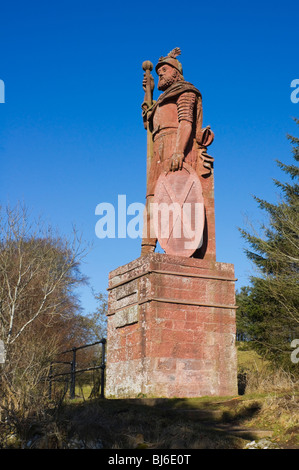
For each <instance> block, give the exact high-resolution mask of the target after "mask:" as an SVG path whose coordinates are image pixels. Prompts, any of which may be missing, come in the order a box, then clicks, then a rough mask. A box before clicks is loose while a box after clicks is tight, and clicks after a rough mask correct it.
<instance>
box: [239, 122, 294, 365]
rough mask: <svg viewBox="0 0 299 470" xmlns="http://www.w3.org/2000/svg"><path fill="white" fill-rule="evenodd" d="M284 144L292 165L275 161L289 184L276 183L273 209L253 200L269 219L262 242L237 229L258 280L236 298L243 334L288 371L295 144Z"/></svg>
mask: <svg viewBox="0 0 299 470" xmlns="http://www.w3.org/2000/svg"><path fill="white" fill-rule="evenodd" d="M295 121H296V123H297V124H299V120H298V119H295ZM288 139H289V140H290V141H291V143H292V146H293V157H294V160H295V163H294V164H292V165H286V164H284V163H282V162H281V161H279V160H276V162H277V164H278V166H279V167H280V168H281V170H282V171H284V172H285V173H286V174H287V175H288V177H289V180H290V182H287V183H282V182H280V181H277V180H274V183H275V185H276V187H277V188H278V189H279V190H280V192H281V199H280V201H279V202H278V203H277V204H272V203H269V202H267V201H265V200H263V199H260V198H258V197H255V198H254V199H255V200H256V201H257V203H258V205H259V207H260V209H262V210H264V211H266V213H267V214H268V216H269V222H268V224H267V225H263V226H262V227H261V228H262V232H263V236H260V235H257V234H254V233H250V232H248V231H246V230H243V229H240V232H241V234H242V236H243V237H244V239H245V240H246V241H247V243H248V244H249V246H250V249H247V250H245V251H246V254H247V257H248V258H249V259H250V260H251V261H253V263H254V264H255V265H256V267H257V268H258V270H259V273H260V275H259V276H253V277H251V286H250V288H248V289H247V290H246V289H245V290H244V289H243V291H242V292H241V293H240V294H239V295H238V300H239V302H240V312H239V313H238V321H239V323H240V324H241V325H242V328H243V330H244V329H245V330H246V331H245V333H246V334H247V335H248V336H249V337H250V339H251V340H252V341H253V344H254V346H255V347H256V348H257V349H258V350H259V351H260V352H262V353H263V354H264V355H266V357H268V358H269V359H272V360H273V361H275V362H278V363H280V364H284V365H285V366H291V360H290V352H291V350H290V343H291V340H292V339H294V338H299V264H298V261H299V198H298V196H299V185H298V176H299V167H298V161H299V139H298V138H296V137H292V136H288Z"/></svg>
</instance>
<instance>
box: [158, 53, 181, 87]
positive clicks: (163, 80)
mask: <svg viewBox="0 0 299 470" xmlns="http://www.w3.org/2000/svg"><path fill="white" fill-rule="evenodd" d="M180 53H181V50H180V49H179V48H178V47H176V48H175V49H173V50H172V51H171V52H169V54H168V55H167V56H166V57H160V59H159V62H158V64H157V65H156V72H157V74H158V76H159V82H158V90H162V91H164V90H166V89H167V88H168V87H169V86H170V85H172V84H173V83H175V82H178V81H179V80H184V77H183V67H182V64H181V63H180V62H179V61H178V60H177V59H176V57H177V56H178V55H180Z"/></svg>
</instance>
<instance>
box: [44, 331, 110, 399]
mask: <svg viewBox="0 0 299 470" xmlns="http://www.w3.org/2000/svg"><path fill="white" fill-rule="evenodd" d="M97 344H102V351H101V364H100V365H98V366H92V367H85V368H83V369H78V368H77V351H78V350H80V349H85V348H89V347H91V346H95V345H97ZM105 345H106V339H105V338H102V339H101V340H100V341H95V342H94V343H89V344H84V345H82V346H77V347H74V348H71V349H67V350H65V351H62V352H61V353H60V354H59V355H62V354H67V353H72V360H71V361H52V362H51V364H50V369H49V374H48V381H49V391H48V395H49V399H50V400H51V398H52V384H53V381H56V378H57V377H63V376H66V377H67V381H66V387H67V388H68V378H70V399H74V398H75V389H76V374H78V373H80V372H88V371H92V370H97V369H101V384H100V397H101V398H105V368H106V361H105ZM56 364H68V365H69V366H70V370H69V371H67V372H60V373H57V374H53V367H54V366H55V365H56Z"/></svg>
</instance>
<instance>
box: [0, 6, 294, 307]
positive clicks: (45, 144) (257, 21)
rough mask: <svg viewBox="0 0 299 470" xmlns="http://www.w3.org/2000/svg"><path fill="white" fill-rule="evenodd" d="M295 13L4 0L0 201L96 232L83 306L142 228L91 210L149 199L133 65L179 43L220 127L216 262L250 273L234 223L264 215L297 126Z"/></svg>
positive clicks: (132, 250)
mask: <svg viewBox="0 0 299 470" xmlns="http://www.w3.org/2000/svg"><path fill="white" fill-rule="evenodd" d="M298 13H299V7H298V3H297V2H295V1H292V2H291V1H288V0H287V1H284V2H276V1H271V2H270V1H259V2H258V1H256V0H253V1H250V2H240V1H229V0H228V1H226V2H220V1H214V2H209V3H208V2H200V1H198V2H185V3H183V4H182V2H179V1H173V2H171V3H169V2H167V3H165V2H155V1H151V2H150V7H148V5H147V3H146V2H130V1H128V2H119V1H114V2H113V3H112V2H111V3H109V2H99V1H94V0H86V1H84V2H81V1H76V0H73V1H66V0H60V1H59V2H58V1H57V0H52V1H51V2H49V1H43V2H41V1H30V0H29V1H27V2H21V1H13V0H12V1H10V2H5V3H4V2H2V5H1V17H0V39H1V50H0V79H1V80H3V81H4V83H5V103H4V104H0V201H1V204H2V205H5V204H6V203H10V204H12V205H13V204H15V203H17V201H19V200H21V201H23V202H24V203H25V204H26V205H27V207H28V208H29V209H30V211H31V213H32V217H35V216H39V215H41V216H42V217H43V219H44V220H45V221H46V222H48V223H50V224H51V225H52V226H53V227H55V228H57V229H58V230H59V231H60V233H62V234H65V235H68V234H70V233H71V231H72V225H73V224H75V225H76V227H77V228H78V230H79V231H80V232H82V236H83V239H84V240H86V242H87V243H93V249H92V251H91V252H90V253H89V255H88V256H87V258H86V259H85V262H84V264H82V271H83V273H84V274H86V275H87V276H89V278H90V285H89V286H88V287H86V288H85V289H84V290H82V291H80V294H81V299H82V306H83V309H84V311H85V312H86V313H88V312H90V311H92V310H93V309H94V307H95V302H94V300H93V296H92V289H94V290H95V291H96V292H105V290H106V288H107V286H108V274H109V272H110V271H111V270H112V269H114V268H116V267H118V266H120V265H123V264H125V263H127V262H129V261H132V260H134V259H135V258H137V257H138V256H139V255H140V240H139V239H137V240H132V239H129V238H127V239H103V240H100V239H98V238H97V237H96V235H95V224H96V222H97V220H98V218H99V217H98V216H96V215H95V208H96V206H97V205H98V204H99V203H101V202H109V203H112V204H115V205H117V199H118V195H126V198H127V204H128V205H129V204H130V203H133V202H142V203H144V201H145V199H144V198H145V178H146V173H145V169H146V133H145V131H144V129H143V125H142V120H141V108H140V105H141V103H142V100H143V90H142V75H143V71H142V68H141V64H142V62H143V61H144V60H146V59H149V60H151V61H152V62H153V63H154V64H156V63H157V61H158V59H159V57H160V56H162V55H166V54H167V53H168V52H169V51H170V50H171V49H173V48H174V47H180V48H181V50H182V55H181V57H180V60H181V62H182V64H183V69H184V77H185V79H186V80H188V81H190V82H192V83H193V84H194V85H195V86H196V87H197V88H199V90H200V91H201V93H202V95H203V111H204V125H208V124H209V125H211V127H212V129H213V131H214V133H215V141H214V143H213V145H212V146H211V147H210V153H211V154H212V155H213V157H214V158H215V208H216V249H217V261H222V262H228V263H233V264H234V265H235V272H236V276H237V278H238V279H239V280H238V282H237V288H239V287H240V286H242V285H246V284H248V276H249V275H250V274H251V273H252V266H251V265H250V263H249V261H248V260H247V258H246V256H245V254H244V248H245V244H244V241H243V240H242V238H241V237H240V234H239V232H238V229H237V227H245V226H246V224H247V222H246V220H250V221H251V222H252V223H253V224H258V222H259V221H261V220H262V219H263V214H262V213H261V212H260V211H259V210H258V208H257V205H256V203H255V201H254V200H253V198H252V195H257V196H259V197H261V198H264V199H266V200H268V201H272V202H275V201H276V199H277V194H276V189H275V187H274V185H273V182H272V178H278V179H281V180H283V179H284V174H282V172H281V171H280V170H279V169H278V168H277V166H276V164H275V159H276V158H278V159H281V160H283V161H284V162H285V163H289V162H291V161H292V157H291V149H290V144H289V142H288V141H287V139H286V134H287V133H290V134H293V135H294V134H295V135H298V134H297V126H296V125H295V124H294V122H293V121H292V117H294V116H296V117H298V116H299V112H298V111H299V103H297V104H295V103H292V101H291V99H290V95H291V92H292V89H291V88H290V84H291V82H292V80H294V79H296V78H297V79H298V78H299V70H298ZM157 96H158V93H157V90H155V98H157ZM128 220H129V218H128Z"/></svg>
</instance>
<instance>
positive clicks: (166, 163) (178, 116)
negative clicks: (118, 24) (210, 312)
mask: <svg viewBox="0 0 299 470" xmlns="http://www.w3.org/2000/svg"><path fill="white" fill-rule="evenodd" d="M180 54H181V51H180V49H179V48H175V49H173V50H172V51H171V52H170V53H169V54H168V55H167V56H166V57H161V58H160V59H159V61H158V64H157V65H156V72H157V74H158V77H159V81H158V86H157V88H158V90H160V91H162V92H163V93H162V94H161V95H160V96H159V98H158V100H157V101H156V102H155V101H153V91H154V86H155V85H154V79H153V77H152V75H151V73H150V72H151V70H152V69H153V65H152V63H151V62H150V61H145V62H144V63H143V64H142V66H143V70H144V71H145V73H144V79H143V89H144V91H145V98H144V102H143V104H142V115H143V121H144V127H145V128H146V129H147V133H148V145H147V153H148V154H147V191H146V210H145V218H144V222H145V223H144V227H145V228H144V233H143V239H142V249H141V254H142V255H145V254H147V253H150V252H153V251H154V250H155V247H156V243H157V237H156V236H155V235H153V233H154V231H153V227H152V225H151V220H152V212H151V203H152V202H153V198H154V194H155V187H156V183H157V180H158V178H159V176H160V175H161V173H163V172H164V173H167V172H180V171H181V170H182V168H183V163H184V162H185V163H187V164H188V165H190V166H191V167H192V168H193V169H194V170H195V171H196V172H197V174H198V175H199V176H201V177H204V178H207V177H209V176H210V175H211V172H212V169H213V158H212V157H210V156H209V155H208V154H207V152H206V151H207V146H208V145H210V144H211V143H212V141H213V138H214V134H213V132H212V131H211V130H210V127H209V126H208V127H206V128H204V129H203V128H202V97H201V93H200V92H199V90H198V89H197V88H195V86H193V85H192V84H191V83H189V82H187V81H185V80H184V77H183V69H182V64H181V63H180V62H179V61H178V59H177V56H178V55H180Z"/></svg>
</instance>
